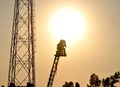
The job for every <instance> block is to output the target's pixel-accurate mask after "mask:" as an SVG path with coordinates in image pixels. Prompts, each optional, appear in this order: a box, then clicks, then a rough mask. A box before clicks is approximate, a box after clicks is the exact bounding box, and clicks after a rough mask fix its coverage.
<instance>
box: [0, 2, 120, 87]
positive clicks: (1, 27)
mask: <svg viewBox="0 0 120 87" xmlns="http://www.w3.org/2000/svg"><path fill="white" fill-rule="evenodd" d="M35 4H36V7H35V8H36V59H35V61H36V86H37V87H45V86H46V85H47V81H48V78H49V74H50V70H51V67H52V63H53V60H54V54H55V52H56V44H57V43H58V42H56V40H55V39H54V37H53V36H52V35H51V33H50V29H49V28H48V22H49V19H50V18H51V16H52V15H53V13H54V12H55V11H57V9H59V8H62V7H67V6H69V7H72V8H74V9H77V10H79V11H80V12H81V13H82V14H83V15H84V17H85V19H86V23H87V29H86V32H85V35H84V37H83V38H82V40H81V39H80V40H79V39H78V40H77V41H76V42H75V43H74V44H72V45H71V46H68V47H67V48H66V49H67V55H68V56H67V57H66V58H61V59H60V62H59V65H58V71H57V74H56V77H55V80H54V84H53V87H62V85H63V84H64V82H65V81H68V82H69V81H73V82H77V81H78V82H79V83H80V85H81V87H87V83H88V82H89V78H90V75H91V74H92V73H96V74H98V75H99V77H100V79H102V78H104V77H107V76H110V75H112V74H114V72H116V71H119V69H120V39H119V38H120V0H36V3H35ZM13 8H14V0H2V1H1V2H0V85H7V79H8V77H7V76H8V67H9V57H10V42H11V34H12V32H11V31H12V24H13V20H12V19H13ZM67 44H68V45H69V43H67ZM118 85H119V84H118Z"/></svg>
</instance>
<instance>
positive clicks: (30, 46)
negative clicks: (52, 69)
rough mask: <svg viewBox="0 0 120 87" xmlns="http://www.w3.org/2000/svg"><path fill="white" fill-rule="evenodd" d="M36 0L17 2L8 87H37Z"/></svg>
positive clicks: (19, 0)
mask: <svg viewBox="0 0 120 87" xmlns="http://www.w3.org/2000/svg"><path fill="white" fill-rule="evenodd" d="M34 5H35V2H34V0H15V5H14V17H13V27H12V38H11V50H10V61H9V73H8V87H35V38H34V35H35V33H34V29H35V26H34V23H35V20H34V18H35V17H34V16H35V14H34V12H35V9H34Z"/></svg>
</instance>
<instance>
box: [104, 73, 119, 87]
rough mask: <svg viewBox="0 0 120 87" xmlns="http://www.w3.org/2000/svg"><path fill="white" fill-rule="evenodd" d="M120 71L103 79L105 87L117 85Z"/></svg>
mask: <svg viewBox="0 0 120 87" xmlns="http://www.w3.org/2000/svg"><path fill="white" fill-rule="evenodd" d="M119 79H120V72H115V74H114V75H112V76H110V77H107V78H105V79H103V80H102V85H103V87H116V86H115V83H117V82H119Z"/></svg>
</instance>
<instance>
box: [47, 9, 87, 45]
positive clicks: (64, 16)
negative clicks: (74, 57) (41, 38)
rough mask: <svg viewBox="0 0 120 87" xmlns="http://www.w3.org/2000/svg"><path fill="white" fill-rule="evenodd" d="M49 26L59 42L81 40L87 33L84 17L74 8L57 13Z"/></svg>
mask: <svg viewBox="0 0 120 87" xmlns="http://www.w3.org/2000/svg"><path fill="white" fill-rule="evenodd" d="M49 24H50V29H51V33H52V34H53V35H54V37H55V38H56V39H57V40H60V39H65V40H66V41H67V42H68V43H72V42H74V41H75V40H77V39H80V38H81V37H82V35H83V34H84V31H85V20H84V17H83V16H82V15H81V14H80V13H79V11H77V10H75V9H72V8H63V9H60V10H58V11H56V12H55V13H54V15H53V16H52V18H51V19H50V23H49Z"/></svg>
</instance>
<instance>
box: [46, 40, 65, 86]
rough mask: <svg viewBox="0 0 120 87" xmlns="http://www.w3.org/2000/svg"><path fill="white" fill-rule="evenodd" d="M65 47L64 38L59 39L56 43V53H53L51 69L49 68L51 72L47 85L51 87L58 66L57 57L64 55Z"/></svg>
mask: <svg viewBox="0 0 120 87" xmlns="http://www.w3.org/2000/svg"><path fill="white" fill-rule="evenodd" d="M65 47H66V42H65V40H60V42H59V43H58V45H57V51H56V55H55V59H54V62H53V65H52V69H51V73H50V76H49V80H48V84H47V87H52V85H53V81H54V78H55V74H56V72H57V66H58V62H59V58H60V57H61V56H66V52H65Z"/></svg>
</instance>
